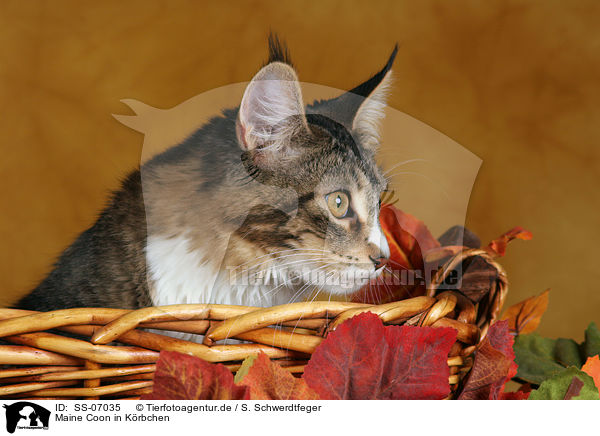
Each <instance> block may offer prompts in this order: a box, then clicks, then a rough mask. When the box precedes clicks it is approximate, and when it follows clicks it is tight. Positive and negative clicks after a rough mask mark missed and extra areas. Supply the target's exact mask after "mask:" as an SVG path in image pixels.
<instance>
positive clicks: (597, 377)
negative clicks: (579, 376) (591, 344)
mask: <svg viewBox="0 0 600 436" xmlns="http://www.w3.org/2000/svg"><path fill="white" fill-rule="evenodd" d="M581 370H582V371H583V372H585V373H586V374H587V375H589V376H590V377H592V378H593V379H594V383H595V384H596V387H597V388H598V390H599V391H600V358H599V357H598V356H594V357H588V359H587V361H586V362H585V364H584V365H583V366H582V367H581Z"/></svg>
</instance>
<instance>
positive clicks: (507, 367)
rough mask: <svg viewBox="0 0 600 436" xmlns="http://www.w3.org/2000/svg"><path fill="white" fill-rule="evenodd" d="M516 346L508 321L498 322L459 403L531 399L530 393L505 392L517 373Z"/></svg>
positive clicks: (484, 343) (478, 354) (479, 351)
mask: <svg viewBox="0 0 600 436" xmlns="http://www.w3.org/2000/svg"><path fill="white" fill-rule="evenodd" d="M513 343H514V339H513V337H512V335H511V334H510V332H509V331H508V321H498V322H496V323H494V324H493V325H492V326H491V327H490V328H489V330H488V333H487V336H486V337H485V338H484V340H483V341H482V342H481V344H480V346H479V348H478V349H477V351H476V354H475V361H474V363H473V368H472V369H471V373H470V374H469V376H468V378H467V381H466V383H465V386H464V388H463V390H462V392H461V394H460V395H459V397H458V399H459V400H508V399H511V400H520V399H525V398H527V397H528V396H529V393H528V392H504V386H505V385H506V383H507V382H508V381H509V380H510V379H511V378H513V377H514V376H515V375H516V374H517V364H516V363H515V353H514V351H513V348H512V347H513Z"/></svg>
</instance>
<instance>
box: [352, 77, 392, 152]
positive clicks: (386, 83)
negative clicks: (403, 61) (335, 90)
mask: <svg viewBox="0 0 600 436" xmlns="http://www.w3.org/2000/svg"><path fill="white" fill-rule="evenodd" d="M391 86H392V71H391V70H390V71H388V72H387V74H386V75H385V77H384V78H383V80H382V81H381V83H380V84H379V85H377V88H375V89H374V90H373V92H372V93H371V94H370V95H369V96H368V97H367V98H365V100H364V101H363V102H362V104H361V105H360V107H359V108H358V111H357V112H356V115H355V116H354V120H353V121H352V131H353V133H354V134H355V135H357V136H358V137H359V138H360V141H361V143H362V145H363V147H364V148H366V149H368V150H372V151H375V150H376V148H377V146H378V145H379V140H380V136H381V125H380V124H381V121H382V120H383V118H384V117H385V107H386V106H387V97H388V94H389V91H390V88H391Z"/></svg>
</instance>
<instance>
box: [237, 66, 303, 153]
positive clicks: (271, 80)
mask: <svg viewBox="0 0 600 436" xmlns="http://www.w3.org/2000/svg"><path fill="white" fill-rule="evenodd" d="M300 128H306V117H305V114H304V104H303V102H302V93H301V90H300V84H299V83H298V77H297V76H296V73H295V72H294V70H293V69H292V67H290V66H289V65H287V64H284V63H281V62H272V63H270V64H268V65H267V66H265V67H264V68H262V69H261V70H260V71H259V72H258V73H257V74H256V76H254V78H253V79H252V81H251V82H250V84H249V85H248V87H247V88H246V91H245V92H244V97H243V98H242V103H241V104H240V110H239V115H238V137H239V140H240V144H241V146H242V148H244V149H245V150H255V149H262V148H267V147H269V148H277V149H281V148H283V147H284V146H285V145H286V143H287V142H288V140H289V138H290V137H291V136H292V135H293V133H294V132H296V131H297V130H298V129H300Z"/></svg>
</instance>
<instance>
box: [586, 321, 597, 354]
mask: <svg viewBox="0 0 600 436" xmlns="http://www.w3.org/2000/svg"><path fill="white" fill-rule="evenodd" d="M583 352H584V353H585V357H594V356H597V355H598V354H600V330H598V326H597V325H596V323H593V322H592V323H591V324H590V325H589V326H588V328H587V329H586V331H585V342H584V343H583Z"/></svg>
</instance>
